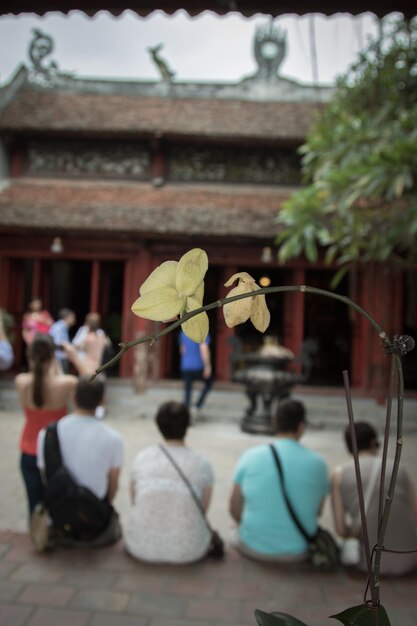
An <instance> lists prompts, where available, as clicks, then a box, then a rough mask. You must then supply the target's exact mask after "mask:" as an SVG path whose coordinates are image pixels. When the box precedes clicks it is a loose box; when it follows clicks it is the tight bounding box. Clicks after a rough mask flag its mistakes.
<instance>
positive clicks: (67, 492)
mask: <svg viewBox="0 0 417 626" xmlns="http://www.w3.org/2000/svg"><path fill="white" fill-rule="evenodd" d="M44 455H45V475H46V487H45V493H44V504H45V506H46V508H47V509H48V512H49V515H50V517H51V519H52V522H53V525H54V527H55V528H57V529H59V530H61V531H62V532H63V533H64V534H65V535H66V536H68V537H71V538H72V539H76V540H79V541H90V540H92V539H95V538H96V537H98V536H99V535H100V534H101V533H102V532H103V531H104V529H105V528H106V527H107V526H108V524H109V522H110V519H111V517H112V514H113V507H112V505H111V504H110V503H109V502H108V501H107V499H104V500H100V498H97V496H96V495H95V494H94V493H93V492H92V491H90V490H89V489H87V488H86V487H82V486H81V485H78V484H77V483H76V482H75V480H74V479H73V477H72V476H71V474H70V473H69V472H68V470H67V469H66V467H64V465H63V464H62V456H61V448H60V445H59V439H58V432H57V422H54V423H52V424H49V426H48V427H47V429H46V432H45V442H44Z"/></svg>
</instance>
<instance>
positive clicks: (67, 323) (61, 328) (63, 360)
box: [49, 309, 75, 374]
mask: <svg viewBox="0 0 417 626" xmlns="http://www.w3.org/2000/svg"><path fill="white" fill-rule="evenodd" d="M58 317H59V320H58V321H57V322H54V323H53V324H52V326H51V328H50V329H49V334H50V335H51V337H52V339H53V340H54V344H55V345H56V346H62V345H63V344H65V343H69V341H70V338H69V329H70V328H71V326H73V325H74V324H75V313H74V311H71V309H61V310H60V312H59V313H58ZM55 356H56V358H57V359H58V362H59V363H60V364H61V367H62V371H63V372H64V374H68V372H69V367H70V364H69V361H68V359H67V355H66V354H65V352H64V350H62V348H58V349H57V350H55Z"/></svg>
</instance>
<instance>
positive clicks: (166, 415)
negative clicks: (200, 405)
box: [155, 402, 190, 439]
mask: <svg viewBox="0 0 417 626" xmlns="http://www.w3.org/2000/svg"><path fill="white" fill-rule="evenodd" d="M155 420H156V423H157V425H158V428H159V430H160V432H161V434H162V436H163V437H164V439H183V438H184V436H185V433H186V432H187V428H188V426H189V425H190V413H189V411H188V409H187V407H186V406H185V404H182V402H164V404H161V406H160V407H159V409H158V412H157V414H156V417H155Z"/></svg>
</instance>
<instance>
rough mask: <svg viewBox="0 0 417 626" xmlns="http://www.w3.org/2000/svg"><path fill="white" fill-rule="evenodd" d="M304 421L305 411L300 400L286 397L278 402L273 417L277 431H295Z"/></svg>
mask: <svg viewBox="0 0 417 626" xmlns="http://www.w3.org/2000/svg"><path fill="white" fill-rule="evenodd" d="M305 421H306V411H305V408H304V404H303V403H302V402H300V401H299V400H292V399H287V400H283V401H282V402H280V403H279V405H278V408H277V413H276V418H275V423H276V429H277V433H295V432H297V430H298V427H299V425H300V424H301V422H305Z"/></svg>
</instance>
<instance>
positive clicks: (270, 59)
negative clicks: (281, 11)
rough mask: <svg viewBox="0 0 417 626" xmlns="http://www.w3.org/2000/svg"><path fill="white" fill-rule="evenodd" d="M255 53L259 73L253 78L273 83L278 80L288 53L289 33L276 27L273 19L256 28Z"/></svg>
mask: <svg viewBox="0 0 417 626" xmlns="http://www.w3.org/2000/svg"><path fill="white" fill-rule="evenodd" d="M253 52H254V56H255V59H256V61H257V63H258V71H257V72H256V74H255V75H254V77H253V78H256V79H258V80H263V81H265V82H271V81H273V80H275V79H277V78H278V75H279V68H280V66H281V64H282V62H283V60H284V59H285V55H286V53H287V33H286V31H285V30H283V29H281V28H280V27H279V26H274V23H273V19H272V18H271V20H270V21H269V22H268V24H264V25H261V26H257V27H256V32H255V39H254V42H253Z"/></svg>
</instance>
